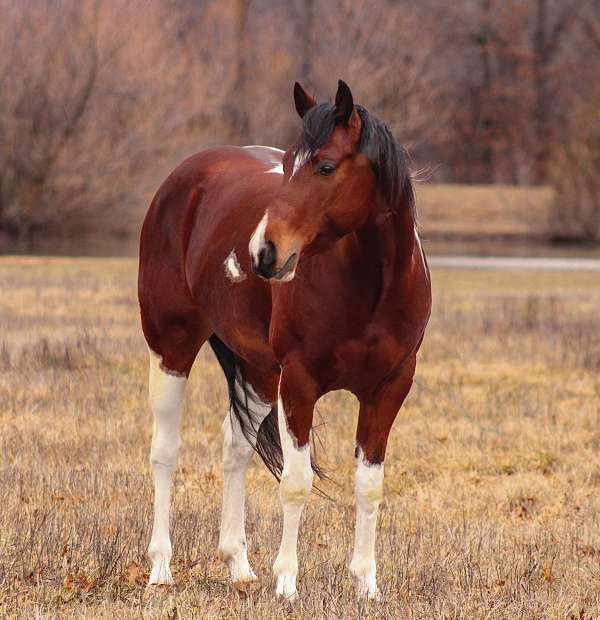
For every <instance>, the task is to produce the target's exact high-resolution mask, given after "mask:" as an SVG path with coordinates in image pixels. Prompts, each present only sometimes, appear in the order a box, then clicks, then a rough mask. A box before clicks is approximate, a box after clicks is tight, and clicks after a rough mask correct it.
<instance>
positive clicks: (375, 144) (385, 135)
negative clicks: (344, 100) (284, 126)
mask: <svg viewBox="0 0 600 620" xmlns="http://www.w3.org/2000/svg"><path fill="white" fill-rule="evenodd" d="M356 110H357V112H358V114H359V116H360V120H361V133H360V143H359V152H360V153H362V154H363V155H365V157H367V158H368V159H369V161H370V162H371V164H372V165H373V170H374V172H375V175H376V177H377V183H378V189H379V192H380V194H381V196H382V197H383V199H384V200H385V202H386V203H387V205H388V206H389V208H390V209H391V210H392V211H395V212H398V211H399V210H400V209H409V210H410V213H411V214H412V215H413V217H415V216H416V210H415V195H414V189H413V185H412V180H411V176H410V170H409V157H408V154H407V152H406V150H405V149H404V147H403V146H402V145H400V144H399V143H398V142H397V141H396V139H395V138H394V136H393V134H392V132H391V130H390V128H389V127H388V126H387V125H386V124H385V123H384V122H383V121H381V120H380V119H378V118H377V117H376V116H374V115H373V114H371V113H370V112H369V111H368V110H367V109H366V108H364V107H363V106H360V105H357V106H356ZM335 126H336V118H335V107H334V106H333V105H332V104H330V103H321V104H319V105H316V106H314V107H313V108H311V109H310V110H309V111H308V112H307V113H306V114H305V115H304V119H303V124H302V133H301V134H300V137H299V138H298V142H297V144H296V148H295V152H294V157H295V158H296V159H297V158H301V159H302V160H303V161H306V160H307V159H311V158H312V157H314V156H315V155H316V153H317V151H318V150H319V149H320V148H321V147H322V146H323V145H324V144H326V143H327V142H328V140H329V138H330V137H331V134H332V133H333V130H334V129H335Z"/></svg>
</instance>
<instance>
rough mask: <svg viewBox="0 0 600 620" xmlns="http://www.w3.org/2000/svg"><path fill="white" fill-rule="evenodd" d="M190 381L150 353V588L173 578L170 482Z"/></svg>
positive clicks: (177, 450) (175, 463) (171, 580)
mask: <svg viewBox="0 0 600 620" xmlns="http://www.w3.org/2000/svg"><path fill="white" fill-rule="evenodd" d="M186 383H187V379H186V378H185V377H182V376H177V375H176V374H173V373H171V372H168V371H165V370H163V368H162V359H161V357H160V356H159V355H157V354H156V353H154V352H153V351H151V350H150V370H149V381H148V384H149V393H150V406H151V408H152V413H153V415H154V431H153V434H152V448H151V450H150V463H151V465H152V469H153V475H154V523H153V526H152V538H151V540H150V545H149V546H148V556H149V558H150V560H151V562H152V571H151V573H150V579H149V582H148V583H149V584H150V585H153V584H171V583H173V577H172V576H171V570H170V568H169V563H170V561H171V554H172V550H171V539H170V535H169V510H170V503H171V481H172V477H173V471H174V470H175V467H176V466H177V460H178V457H179V445H180V437H179V417H180V413H181V408H182V404H183V397H184V392H185V385H186Z"/></svg>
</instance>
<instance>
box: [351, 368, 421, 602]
mask: <svg viewBox="0 0 600 620" xmlns="http://www.w3.org/2000/svg"><path fill="white" fill-rule="evenodd" d="M414 372H415V360H414V357H413V358H411V359H409V360H407V362H406V363H405V365H404V366H403V368H402V370H401V372H400V374H399V375H398V377H397V378H396V380H395V381H391V382H390V383H388V384H386V385H385V387H384V388H383V389H381V390H380V392H379V393H378V394H377V395H376V396H375V397H374V398H372V399H368V400H367V401H364V402H363V401H362V400H361V404H360V412H359V415H358V428H357V432H356V477H355V493H356V529H355V534H354V553H353V555H352V561H351V562H350V572H351V573H352V574H353V575H354V577H355V578H356V582H357V588H358V593H359V595H360V596H365V597H367V598H369V599H376V598H378V596H379V589H378V587H377V578H376V564H375V537H376V530H377V515H378V512H379V504H380V503H381V500H382V499H383V461H384V458H385V450H386V445H387V440H388V436H389V433H390V430H391V428H392V424H393V422H394V419H395V418H396V415H397V414H398V411H399V410H400V407H401V406H402V403H403V402H404V399H405V398H406V396H407V394H408V392H409V390H410V387H411V385H412V379H413V375H414Z"/></svg>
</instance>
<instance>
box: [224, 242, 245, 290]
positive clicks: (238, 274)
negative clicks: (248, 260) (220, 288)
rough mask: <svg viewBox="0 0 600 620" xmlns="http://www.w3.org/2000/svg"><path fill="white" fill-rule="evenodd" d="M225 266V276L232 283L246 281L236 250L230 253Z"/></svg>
mask: <svg viewBox="0 0 600 620" xmlns="http://www.w3.org/2000/svg"><path fill="white" fill-rule="evenodd" d="M223 264H224V265H225V274H226V275H227V277H228V278H229V279H230V280H231V281H232V282H242V281H243V280H245V279H246V274H245V273H244V272H243V271H242V268H241V267H240V264H239V262H238V259H237V256H236V254H235V250H231V252H229V254H228V255H227V258H226V259H225V261H224V262H223Z"/></svg>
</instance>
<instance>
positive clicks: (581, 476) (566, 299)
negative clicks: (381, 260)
mask: <svg viewBox="0 0 600 620" xmlns="http://www.w3.org/2000/svg"><path fill="white" fill-rule="evenodd" d="M433 279H434V290H435V307H434V313H433V318H432V323H431V327H430V330H429V332H428V336H427V339H426V341H425V344H424V347H423V352H422V355H421V356H420V365H419V367H418V373H417V381H416V385H415V388H414V389H413V392H412V393H411V396H410V397H409V400H408V402H407V404H406V407H405V408H404V410H403V412H402V414H401V415H400V416H399V418H398V420H397V423H396V425H395V428H394V431H393V433H392V437H391V441H390V445H389V451H388V458H387V463H386V500H385V502H384V505H383V508H382V511H381V517H380V536H379V541H378V556H379V575H380V584H381V586H382V589H383V592H384V595H385V600H384V602H382V603H373V604H370V605H368V606H363V605H362V604H359V603H357V602H356V600H355V597H354V591H353V587H352V583H351V581H350V578H349V576H348V574H347V570H346V565H347V563H348V560H349V556H350V551H351V541H352V527H353V497H352V474H353V459H352V454H353V434H354V425H355V421H356V403H355V401H354V399H353V397H351V396H350V395H348V394H345V393H340V394H333V395H330V396H328V397H327V398H325V399H323V401H321V402H320V403H319V405H318V411H317V421H318V423H322V425H321V427H320V435H321V438H322V439H323V441H324V443H325V446H326V449H325V451H323V450H321V454H322V458H323V459H324V462H325V464H326V466H327V467H328V468H329V469H330V471H331V473H332V475H333V477H334V478H335V480H336V481H337V483H338V484H339V486H333V485H332V486H331V487H328V489H327V490H328V491H329V492H330V493H331V494H332V496H333V498H334V499H335V502H331V501H327V500H325V499H321V498H319V497H316V496H315V497H312V498H311V501H310V503H309V506H308V508H307V510H306V513H305V519H304V523H303V528H302V533H301V539H300V548H299V553H300V565H301V572H300V593H301V595H300V599H299V601H298V603H297V604H296V605H295V606H294V607H293V608H289V607H286V606H285V605H282V604H280V603H279V602H277V601H276V600H275V599H274V597H273V594H272V584H271V580H270V566H271V563H272V561H273V559H274V556H275V553H276V550H277V544H278V538H279V531H280V524H281V519H280V510H279V506H278V501H277V487H276V484H275V482H274V481H273V480H272V479H271V478H270V477H269V475H268V474H267V473H266V472H265V470H264V468H263V467H261V466H258V465H257V466H255V467H254V468H253V470H252V471H251V475H250V479H249V496H250V497H249V508H248V520H247V521H248V537H249V543H250V557H251V561H252V562H253V564H254V568H255V570H256V572H257V573H258V574H259V576H260V585H259V586H258V588H257V589H256V590H255V591H254V592H252V593H251V594H250V595H249V596H248V597H247V598H240V596H239V595H238V594H237V593H236V592H235V591H234V590H232V588H230V586H229V585H228V584H227V579H226V570H225V568H224V567H223V566H222V565H221V564H220V562H219V561H218V560H217V557H216V545H217V537H218V521H219V512H220V494H221V475H220V465H219V456H220V430H219V426H220V422H221V420H222V418H223V415H224V412H225V406H226V399H225V392H226V391H225V383H224V380H223V379H222V377H221V374H220V371H219V370H218V368H217V365H216V363H215V362H214V361H213V359H212V358H211V356H210V354H209V353H207V352H203V353H201V355H200V357H199V359H198V362H197V364H196V366H195V369H194V371H193V375H192V380H191V382H190V386H189V388H190V389H189V394H188V395H189V398H188V402H187V406H186V412H185V416H184V423H183V435H184V447H183V451H182V456H181V462H180V468H179V471H178V474H177V476H176V483H175V493H174V497H175V500H174V513H173V524H172V530H173V538H174V545H175V555H174V560H175V575H176V578H177V580H178V586H177V589H176V590H175V591H173V592H171V593H166V594H164V595H162V596H155V597H150V598H148V597H145V596H144V583H145V579H146V578H147V576H148V562H147V561H146V558H145V547H146V545H147V543H148V540H149V524H150V516H151V497H152V495H151V491H152V489H151V482H150V473H149V466H148V451H149V441H150V432H151V430H150V427H151V423H150V414H149V412H148V408H147V404H146V352H145V347H144V343H143V340H142V337H141V335H140V329H139V324H138V311H137V304H136V299H135V263H134V261H130V260H48V261H47V260H43V259H38V260H22V259H21V260H19V259H10V258H8V259H3V260H2V261H0V287H1V290H2V292H3V294H2V297H1V299H0V325H1V326H2V330H1V332H0V424H1V426H0V428H1V429H2V431H1V433H0V479H1V482H0V616H7V617H19V618H22V617H28V616H29V617H88V618H111V619H120V618H131V617H144V618H151V617H160V616H162V617H169V618H174V617H179V618H190V617H198V618H257V619H263V618H358V617H361V618H408V617H410V618H542V617H544V618H557V619H558V618H574V619H577V620H579V619H582V618H597V617H598V615H599V613H600V525H599V523H600V522H599V519H598V517H599V514H598V512H599V510H600V499H599V498H600V467H599V466H600V461H599V459H598V447H599V444H600V434H599V429H600V424H599V422H600V420H599V417H600V415H599V413H600V332H599V330H598V318H597V317H598V307H599V306H600V286H599V285H600V277H599V276H598V275H597V274H580V275H579V274H573V273H569V274H564V275H563V274H553V273H543V274H529V273H518V274H510V273H496V272H493V273H484V272H471V273H470V272H458V271H456V272H441V271H438V272H435V273H434V274H433Z"/></svg>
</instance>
